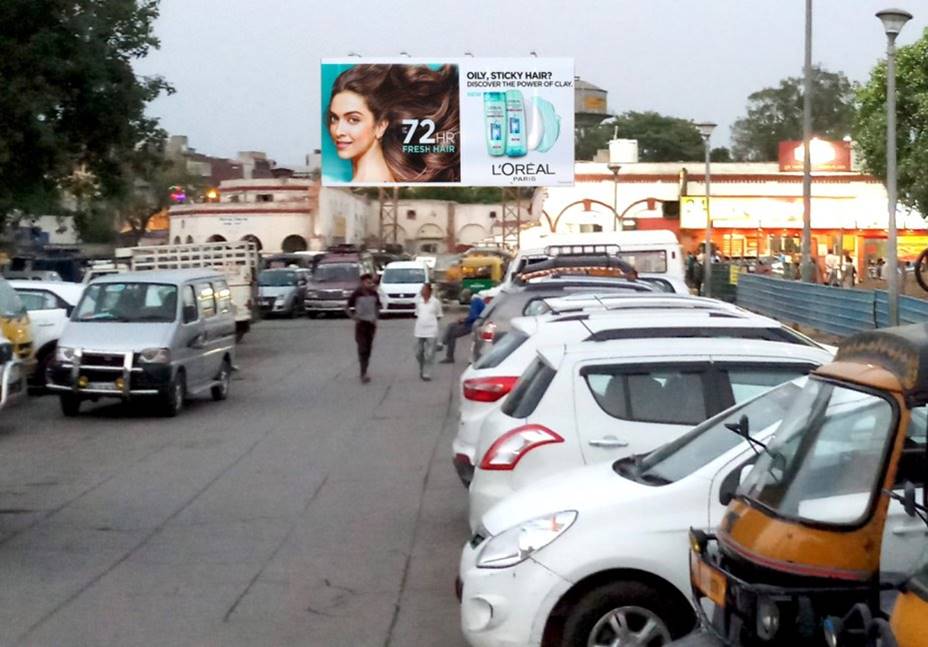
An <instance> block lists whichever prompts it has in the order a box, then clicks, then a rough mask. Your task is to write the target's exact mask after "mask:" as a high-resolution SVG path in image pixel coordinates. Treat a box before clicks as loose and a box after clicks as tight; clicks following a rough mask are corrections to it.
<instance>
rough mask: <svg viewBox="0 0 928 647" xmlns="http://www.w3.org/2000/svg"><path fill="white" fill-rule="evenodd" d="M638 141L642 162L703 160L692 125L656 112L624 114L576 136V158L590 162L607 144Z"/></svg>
mask: <svg viewBox="0 0 928 647" xmlns="http://www.w3.org/2000/svg"><path fill="white" fill-rule="evenodd" d="M613 136H617V137H618V138H619V139H637V140H638V159H639V160H640V161H642V162H689V161H693V160H700V159H702V158H703V143H702V138H701V137H700V136H699V131H698V130H697V129H696V127H695V126H694V125H693V123H692V122H691V121H688V120H686V119H680V118H679V117H668V116H666V115H662V114H659V113H657V112H652V111H648V112H625V113H623V114H621V115H616V116H615V117H613V118H612V119H611V120H609V121H608V122H607V123H604V124H600V125H598V126H593V127H592V128H586V129H583V130H582V131H580V132H578V133H577V137H576V140H575V151H574V152H575V155H576V158H577V159H578V160H583V159H586V160H591V159H593V157H594V156H595V155H596V151H598V150H600V149H604V148H608V146H609V140H610V139H612V138H613Z"/></svg>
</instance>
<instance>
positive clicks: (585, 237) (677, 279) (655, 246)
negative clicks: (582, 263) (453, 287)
mask: <svg viewBox="0 0 928 647" xmlns="http://www.w3.org/2000/svg"><path fill="white" fill-rule="evenodd" d="M550 245H618V246H619V258H621V259H622V260H624V261H627V262H629V263H631V264H632V265H633V266H634V267H635V269H636V270H638V276H639V278H641V279H642V280H645V281H650V282H654V283H657V284H658V287H659V288H660V289H662V290H664V291H666V292H675V293H677V294H689V293H690V290H689V288H688V287H687V285H686V280H685V271H686V270H685V267H684V259H683V251H682V250H681V248H680V241H678V240H677V236H676V235H675V234H674V233H673V232H672V231H668V230H666V229H661V230H654V231H604V232H590V233H584V234H557V233H546V234H545V233H542V234H532V235H530V237H529V236H526V240H525V241H524V242H523V244H522V247H521V248H520V249H519V253H518V255H517V256H516V257H515V259H514V260H513V261H512V262H511V263H510V264H509V268H508V269H507V270H506V276H505V277H504V278H503V281H502V283H500V285H499V286H497V287H496V288H493V292H492V293H490V295H489V296H491V297H492V296H495V292H496V291H498V290H499V289H502V288H503V287H504V286H507V285H509V284H510V283H511V282H512V277H513V276H514V275H515V274H518V273H519V272H522V271H523V270H524V269H525V267H526V266H528V265H531V264H532V263H534V262H539V261H543V260H545V259H547V258H548V255H547V254H546V253H545V249H546V248H547V247H548V246H550ZM486 292H489V291H486ZM481 296H487V295H485V293H481Z"/></svg>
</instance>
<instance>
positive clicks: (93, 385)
mask: <svg viewBox="0 0 928 647" xmlns="http://www.w3.org/2000/svg"><path fill="white" fill-rule="evenodd" d="M87 388H88V389H91V390H93V391H119V389H117V388H116V385H115V384H113V383H112V382H88V383H87Z"/></svg>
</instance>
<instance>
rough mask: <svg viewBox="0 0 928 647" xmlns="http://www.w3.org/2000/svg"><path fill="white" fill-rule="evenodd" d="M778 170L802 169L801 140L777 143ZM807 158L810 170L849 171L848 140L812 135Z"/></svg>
mask: <svg viewBox="0 0 928 647" xmlns="http://www.w3.org/2000/svg"><path fill="white" fill-rule="evenodd" d="M778 153H779V162H780V171H784V172H787V171H788V172H795V171H802V161H803V160H802V158H803V155H804V153H805V148H804V147H803V145H802V142H801V141H785V142H780V144H779V150H778ZM809 159H810V161H811V163H812V171H813V172H816V171H819V172H821V171H850V170H851V144H850V142H843V141H833V140H830V139H819V138H818V137H813V138H812V139H811V140H810V141H809Z"/></svg>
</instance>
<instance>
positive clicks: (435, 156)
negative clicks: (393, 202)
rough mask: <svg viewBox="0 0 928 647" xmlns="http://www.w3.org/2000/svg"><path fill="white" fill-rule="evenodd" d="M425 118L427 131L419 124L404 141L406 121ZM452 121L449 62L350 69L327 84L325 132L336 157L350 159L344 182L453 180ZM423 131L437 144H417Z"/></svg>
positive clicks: (454, 105)
mask: <svg viewBox="0 0 928 647" xmlns="http://www.w3.org/2000/svg"><path fill="white" fill-rule="evenodd" d="M404 120H407V123H405V124H404V123H403V122H404ZM426 120H430V121H431V123H432V124H434V132H432V133H427V131H426V129H424V128H423V127H421V126H420V127H419V129H418V131H417V132H416V133H413V136H412V137H410V136H409V133H408V129H409V128H411V127H412V126H411V125H410V122H412V121H415V123H416V124H421V123H422V122H423V121H426ZM459 123H460V117H459V109H458V70H457V66H454V65H442V66H440V67H437V68H435V69H433V68H431V67H428V66H426V65H356V66H354V67H352V68H351V69H349V70H346V71H344V72H342V73H341V74H340V75H339V76H338V78H337V79H335V83H334V84H333V86H332V94H331V97H330V99H329V110H328V124H329V135H330V136H331V137H332V142H333V143H334V144H335V149H336V151H337V153H338V156H339V157H340V158H341V159H347V160H351V171H352V173H351V181H352V182H365V183H368V182H369V183H381V182H457V181H459V180H460V175H461V170H460V169H461V154H460V151H459V148H458V147H459V142H458V134H459ZM426 134H430V135H431V136H430V137H428V139H431V140H434V141H435V142H440V143H441V144H442V145H440V146H432V145H428V146H419V145H418V144H419V143H420V135H426ZM407 141H408V143H409V144H410V146H409V147H408V150H407V151H404V149H403V146H404V144H405V143H407ZM410 149H414V152H413V150H410ZM436 149H437V152H436Z"/></svg>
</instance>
